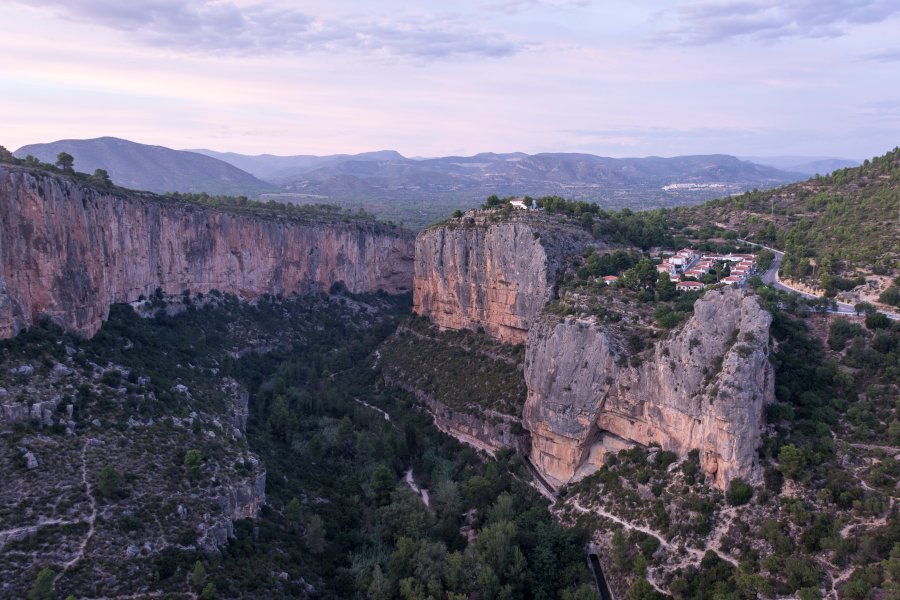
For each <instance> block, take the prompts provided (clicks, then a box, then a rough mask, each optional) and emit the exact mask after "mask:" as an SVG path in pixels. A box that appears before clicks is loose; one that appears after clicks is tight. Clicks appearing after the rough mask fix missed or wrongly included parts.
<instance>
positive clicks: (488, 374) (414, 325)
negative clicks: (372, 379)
mask: <svg viewBox="0 0 900 600" xmlns="http://www.w3.org/2000/svg"><path fill="white" fill-rule="evenodd" d="M379 353H380V355H381V356H382V363H381V364H382V368H383V369H384V372H385V374H386V375H388V376H389V377H391V378H392V379H394V380H396V381H397V382H398V383H402V384H404V385H406V386H409V387H411V388H414V389H418V390H422V391H423V392H425V393H426V394H428V395H430V396H431V397H433V398H437V399H439V400H440V402H441V403H442V404H444V405H446V406H449V407H450V408H452V409H455V410H458V411H462V412H463V413H468V414H474V415H478V416H484V415H487V414H488V413H489V412H490V411H496V412H498V413H502V414H505V415H510V416H514V417H516V418H518V417H519V416H520V415H521V414H522V407H523V406H524V405H525V397H526V395H527V390H526V388H525V380H524V378H523V377H522V373H521V372H520V370H519V366H520V364H521V363H522V362H523V361H524V358H525V349H524V347H522V346H508V345H504V344H501V343H498V342H497V341H495V340H494V339H493V338H490V337H489V336H487V335H486V334H484V333H483V332H476V331H469V330H460V331H445V332H441V331H440V330H439V329H438V328H437V327H435V326H433V325H430V324H429V322H428V320H427V319H425V318H420V317H410V318H408V319H407V320H406V321H404V323H403V324H402V325H401V327H400V328H399V329H398V330H397V333H395V334H394V336H393V337H391V339H390V340H389V341H388V342H387V343H386V344H385V345H384V346H383V347H382V348H380V349H379ZM490 420H493V419H490Z"/></svg>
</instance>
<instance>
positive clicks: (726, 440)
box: [524, 289, 774, 488]
mask: <svg viewBox="0 0 900 600" xmlns="http://www.w3.org/2000/svg"><path fill="white" fill-rule="evenodd" d="M771 321H772V317H771V315H770V314H769V313H768V312H767V311H766V310H764V309H763V308H762V306H761V305H760V303H759V300H758V298H757V297H756V296H754V295H752V294H749V293H747V292H745V291H742V290H738V289H725V290H720V291H710V292H708V293H707V294H706V295H705V296H704V297H703V298H702V299H700V300H699V301H697V303H696V305H695V308H694V315H693V316H692V317H691V318H690V319H689V320H688V321H687V323H686V324H685V325H684V326H683V327H681V328H680V329H679V330H677V331H675V332H673V333H672V334H670V336H669V337H668V338H667V339H665V340H660V341H657V342H656V343H655V345H654V346H653V348H652V349H651V350H648V351H645V353H643V354H642V359H643V360H642V361H641V363H640V364H639V365H638V366H637V367H633V366H630V364H631V363H630V361H629V360H627V359H628V357H627V351H626V343H625V340H624V339H622V337H621V335H622V334H619V333H617V332H616V331H615V330H614V329H612V328H609V327H603V326H600V325H597V324H596V323H595V322H593V321H591V320H580V319H571V318H570V319H566V320H564V321H560V319H559V318H558V317H554V316H549V315H548V316H543V317H541V318H540V319H539V320H538V322H537V323H535V324H534V326H533V327H532V328H531V330H530V332H529V336H528V344H527V351H526V363H525V378H526V383H527V385H528V400H527V402H526V404H525V410H524V426H525V428H526V429H528V430H529V431H530V432H531V440H532V446H531V458H532V461H533V462H534V463H535V465H536V466H537V468H538V469H540V470H541V471H542V472H543V473H544V474H545V475H546V476H547V478H548V479H550V480H551V481H552V482H554V483H556V484H562V483H564V482H566V481H569V480H571V479H572V478H573V477H575V476H577V475H580V474H582V473H584V472H585V470H586V469H585V467H590V463H594V464H599V462H600V461H602V458H603V454H604V452H605V451H606V450H607V449H608V450H610V451H615V449H616V448H618V447H621V444H622V442H627V441H633V442H637V443H639V444H642V445H650V444H654V443H655V444H658V445H659V446H661V447H662V448H663V449H664V450H672V451H674V452H676V453H678V454H679V455H680V456H682V457H683V456H685V455H686V454H687V453H688V452H689V451H691V450H692V449H699V451H700V459H701V465H702V467H703V468H704V470H705V471H706V473H707V475H708V476H709V477H710V479H711V480H712V482H713V483H714V484H715V485H716V486H717V487H720V488H724V487H725V486H727V484H728V482H729V481H730V480H731V479H732V478H734V477H743V478H745V479H749V480H754V479H756V477H757V476H758V473H757V457H756V453H757V448H758V445H759V441H760V430H761V427H762V423H763V410H764V406H765V404H766V403H768V402H770V401H772V400H773V398H774V373H773V369H772V366H771V364H770V362H769V352H770V346H769V326H770V324H771ZM579 470H581V471H580V472H579Z"/></svg>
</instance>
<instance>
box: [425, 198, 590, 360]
mask: <svg viewBox="0 0 900 600" xmlns="http://www.w3.org/2000/svg"><path fill="white" fill-rule="evenodd" d="M495 216H496V215H494V214H492V213H488V212H475V213H467V215H466V216H465V217H463V218H460V219H453V220H451V221H448V222H447V223H445V224H443V225H441V226H438V227H434V228H431V229H429V230H426V231H423V232H422V233H420V234H419V235H418V237H417V238H416V259H415V279H414V282H413V310H414V311H415V312H416V313H418V314H420V315H424V316H427V317H428V318H429V319H431V321H432V322H434V323H435V324H437V325H440V326H441V327H447V328H450V329H462V328H470V329H474V328H477V327H479V326H480V327H483V328H484V330H485V332H487V333H488V334H489V335H491V336H493V337H495V338H497V339H499V340H501V341H504V342H509V343H513V344H517V343H523V342H525V340H526V338H527V336H528V329H529V328H530V327H531V324H532V321H533V320H534V318H535V317H536V316H537V314H538V313H539V312H540V310H541V309H542V308H543V307H544V304H546V303H547V301H548V300H550V299H551V298H552V297H553V293H554V291H553V290H554V285H555V283H556V276H557V274H558V273H559V272H560V270H561V268H562V267H563V265H564V260H565V258H566V257H568V256H571V255H573V254H576V253H578V252H580V251H581V250H582V249H583V248H584V246H585V245H586V244H588V243H589V242H590V241H591V240H590V236H589V235H588V234H587V233H586V232H585V231H584V230H583V229H582V228H580V227H576V226H572V225H566V224H565V223H563V222H562V221H561V220H560V219H558V218H554V217H552V216H550V215H540V214H536V213H530V212H524V211H523V212H517V213H513V214H512V215H510V216H507V217H504V218H502V219H500V220H497V221H493V220H491V219H492V217H495Z"/></svg>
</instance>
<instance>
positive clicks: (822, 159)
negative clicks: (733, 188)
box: [740, 156, 862, 175]
mask: <svg viewBox="0 0 900 600" xmlns="http://www.w3.org/2000/svg"><path fill="white" fill-rule="evenodd" d="M740 158H741V160H749V161H750V162H755V163H756V164H758V165H766V166H769V167H775V168H776V169H781V170H782V171H790V172H793V173H803V174H804V175H816V174H819V175H828V174H829V173H832V172H834V171H837V170H838V169H847V168H852V167H858V166H859V165H861V164H862V163H861V162H860V161H858V160H853V159H850V158H834V157H831V156H742V157H740Z"/></svg>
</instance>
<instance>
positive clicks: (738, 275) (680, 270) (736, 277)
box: [603, 248, 757, 291]
mask: <svg viewBox="0 0 900 600" xmlns="http://www.w3.org/2000/svg"><path fill="white" fill-rule="evenodd" d="M660 254H662V253H660ZM756 262H757V261H756V255H755V254H737V253H728V254H716V253H710V252H706V253H704V252H700V251H698V250H695V249H693V248H682V249H681V250H678V251H677V252H675V253H674V254H670V255H668V256H665V257H664V258H663V259H662V262H660V263H659V264H658V265H657V266H656V270H657V272H659V273H660V274H662V273H666V274H667V275H668V276H669V279H671V280H672V281H674V282H675V289H677V290H679V291H696V290H702V289H704V288H705V287H706V286H707V285H708V284H714V283H723V284H725V285H735V286H739V285H742V284H743V283H744V282H745V281H746V280H747V279H748V278H749V277H751V276H752V275H754V274H755V273H756V270H757V269H756V266H757V265H756ZM713 273H714V275H712V276H711V274H713ZM723 273H724V276H722V275H723ZM713 278H714V279H713ZM603 281H604V282H605V283H606V285H613V284H615V283H617V282H618V281H619V278H618V277H616V276H615V275H608V276H606V277H603Z"/></svg>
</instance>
